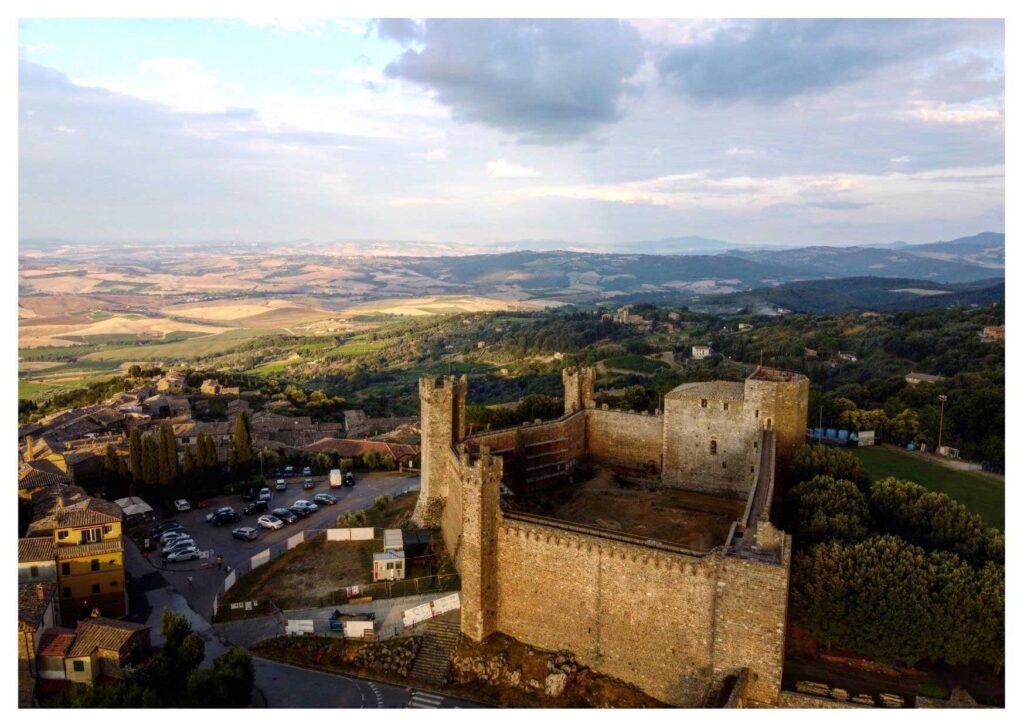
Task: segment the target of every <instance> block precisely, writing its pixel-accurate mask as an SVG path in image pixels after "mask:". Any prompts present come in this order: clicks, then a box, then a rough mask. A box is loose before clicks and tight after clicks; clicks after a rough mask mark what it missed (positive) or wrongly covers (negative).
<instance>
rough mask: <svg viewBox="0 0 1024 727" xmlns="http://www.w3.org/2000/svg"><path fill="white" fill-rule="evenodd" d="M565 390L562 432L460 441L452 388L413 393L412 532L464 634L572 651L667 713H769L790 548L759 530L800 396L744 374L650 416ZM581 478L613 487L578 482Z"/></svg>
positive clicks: (794, 432) (697, 386)
mask: <svg viewBox="0 0 1024 727" xmlns="http://www.w3.org/2000/svg"><path fill="white" fill-rule="evenodd" d="M562 379H563V383H564V386H565V398H564V401H565V413H564V415H563V416H561V417H560V418H558V419H555V420H552V421H547V422H541V421H539V420H538V421H537V422H535V423H533V424H524V425H523V426H521V427H512V428H509V429H502V430H497V431H487V432H482V433H478V434H472V435H467V432H466V416H465V407H466V395H467V386H468V382H467V379H466V377H465V376H462V377H454V376H448V377H442V378H435V377H424V378H422V379H421V380H420V401H421V407H422V410H421V437H422V447H421V457H422V485H421V491H420V496H419V500H418V502H417V506H416V511H415V514H414V520H415V521H416V522H417V524H419V525H422V526H425V527H435V528H440V530H441V532H442V535H443V539H444V542H445V545H446V547H447V549H448V552H449V553H450V554H451V556H452V558H453V560H454V563H455V566H456V568H457V569H458V571H459V573H460V575H461V579H462V593H461V598H462V613H461V627H462V632H463V634H464V635H465V636H467V637H469V638H471V639H474V640H477V641H480V640H484V639H487V638H488V637H489V636H491V635H492V634H494V633H496V632H501V633H504V634H506V635H508V636H511V637H513V638H515V639H518V640H520V641H523V642H525V643H528V644H532V645H534V646H536V647H539V648H542V649H548V650H562V649H565V650H569V651H572V652H573V653H575V655H576V657H577V658H578V659H579V660H580V662H582V663H584V664H587V665H589V666H590V667H592V668H594V669H595V670H597V671H599V672H602V673H604V674H608V675H610V676H613V677H617V678H619V679H622V680H624V681H627V682H631V683H633V684H635V685H636V686H638V687H639V688H641V689H643V690H644V691H646V692H647V693H648V694H650V695H652V696H654V697H656V698H658V699H661V700H663V701H665V702H668V703H671V704H674V705H679V706H691V707H692V706H700V705H702V704H704V703H705V702H706V701H707V700H708V699H709V698H710V696H711V695H712V694H715V693H717V691H718V690H719V689H721V688H722V687H723V685H735V684H737V683H739V684H742V685H743V690H742V692H743V694H742V701H743V703H746V704H754V705H765V706H768V705H776V704H777V703H778V700H779V693H780V690H781V686H782V685H781V682H782V664H783V651H784V644H785V629H786V608H787V597H788V588H789V570H790V557H791V538H790V537H789V536H788V535H786V534H785V533H784V532H782V531H781V530H779V529H777V528H775V527H774V526H773V525H772V524H771V522H770V521H769V518H768V515H769V510H770V505H771V502H772V497H773V491H774V486H775V473H776V471H777V470H778V468H780V467H784V466H785V464H786V461H787V460H788V458H789V457H791V456H792V454H793V452H794V451H795V449H796V448H797V447H799V446H800V445H801V444H802V443H803V439H804V433H805V428H806V419H807V396H808V380H807V379H806V377H804V376H802V375H799V374H795V373H791V372H787V371H780V370H777V369H769V368H763V367H759V368H758V369H757V370H756V371H754V373H753V374H751V375H750V376H749V377H748V378H747V379H746V380H745V381H743V382H730V381H712V382H701V383H689V384H683V385H681V386H679V387H677V388H676V389H674V390H672V391H671V392H669V393H668V394H667V395H666V396H665V402H664V412H660V411H659V412H656V413H655V414H653V415H650V414H647V413H636V412H626V411H617V410H609V409H608V408H607V407H606V406H605V407H601V408H598V407H597V406H596V405H595V402H594V380H595V371H594V369H592V368H574V367H570V368H566V369H565V370H564V371H563V372H562ZM595 467H597V468H599V469H600V470H601V471H603V472H605V473H608V472H610V473H614V480H615V482H617V483H619V484H615V483H613V482H612V480H611V479H610V478H609V477H604V478H603V479H602V478H601V477H596V478H591V481H589V482H582V481H579V480H577V477H576V475H577V474H581V473H583V474H585V473H586V472H587V471H588V470H590V471H593V468H595ZM580 479H584V478H580ZM503 480H504V481H503ZM624 482H629V483H634V484H635V486H631V487H623V486H622V484H621V483H624ZM547 493H559V499H558V500H557V501H556V502H555V503H554V504H553V505H550V506H549V507H547V508H545V509H543V510H541V511H540V512H537V511H536V508H533V510H534V511H532V512H531V508H530V507H526V506H522V505H521V503H528V502H536V501H537V500H538V499H541V500H542V499H543V498H544V497H545V496H546V494H547ZM566 498H568V500H567V501H566ZM541 513H543V514H541Z"/></svg>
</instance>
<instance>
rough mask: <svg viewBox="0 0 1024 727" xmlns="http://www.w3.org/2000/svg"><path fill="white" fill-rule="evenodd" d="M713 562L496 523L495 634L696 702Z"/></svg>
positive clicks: (705, 654) (703, 678)
mask: <svg viewBox="0 0 1024 727" xmlns="http://www.w3.org/2000/svg"><path fill="white" fill-rule="evenodd" d="M717 560H718V559H717V558H700V557H695V556H687V555H683V554H675V553H668V552H656V551H653V550H651V549H650V548H645V547H642V546H637V545H631V544H628V543H618V542H615V541H611V540H608V539H605V538H600V537H596V536H590V535H585V534H579V533H572V532H568V531H565V530H560V529H558V528H556V527H549V526H545V525H537V524H535V523H524V522H518V521H515V520H514V519H512V518H502V521H501V523H500V525H499V528H498V553H497V562H498V578H497V630H498V631H500V632H502V633H504V634H507V635H509V636H512V637H514V638H516V639H519V640H521V641H524V642H527V643H530V644H534V645H535V646H538V647H540V648H543V649H551V650H557V649H568V650H570V651H572V652H573V653H575V654H576V655H577V657H578V658H579V659H580V660H581V661H582V662H584V663H586V664H588V665H590V666H591V667H593V668H594V669H596V670H598V671H600V672H602V673H604V674H608V675H610V676H614V677H617V678H619V679H623V680H625V681H628V682H631V683H633V684H636V685H637V686H638V687H640V688H641V689H643V690H644V691H646V692H648V693H649V694H651V695H652V696H654V697H657V698H659V699H662V700H665V701H667V702H670V703H672V704H678V705H683V706H695V705H697V704H698V703H699V702H700V700H702V699H703V696H704V692H705V690H706V689H707V685H708V675H709V674H710V672H711V668H710V667H711V665H710V658H711V653H712V644H711V634H712V629H713V624H712V613H711V607H712V594H713V588H714V583H715V578H714V577H713V573H714V569H715V563H716V562H717Z"/></svg>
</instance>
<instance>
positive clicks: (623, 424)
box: [586, 409, 662, 471]
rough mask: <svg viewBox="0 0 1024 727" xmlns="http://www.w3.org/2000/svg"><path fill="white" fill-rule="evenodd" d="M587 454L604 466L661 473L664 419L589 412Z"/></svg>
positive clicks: (645, 415) (612, 411)
mask: <svg viewBox="0 0 1024 727" xmlns="http://www.w3.org/2000/svg"><path fill="white" fill-rule="evenodd" d="M586 412H587V441H586V451H587V454H588V455H589V456H590V457H591V458H593V459H594V460H595V461H597V462H601V463H603V464H618V465H624V466H627V467H633V468H637V469H643V468H645V467H647V465H649V464H651V463H653V464H654V466H655V468H656V469H657V470H659V471H660V470H661V432H662V418H661V416H652V415H649V414H636V413H633V412H627V411H615V410H610V409H587V410H586Z"/></svg>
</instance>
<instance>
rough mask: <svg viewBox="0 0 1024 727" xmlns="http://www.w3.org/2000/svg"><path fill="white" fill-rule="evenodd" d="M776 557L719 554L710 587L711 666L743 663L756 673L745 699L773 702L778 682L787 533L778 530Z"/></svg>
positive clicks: (782, 644) (726, 667)
mask: <svg viewBox="0 0 1024 727" xmlns="http://www.w3.org/2000/svg"><path fill="white" fill-rule="evenodd" d="M783 538H784V539H783V542H782V553H781V555H782V563H781V564H772V563H762V562H760V561H757V560H750V559H741V558H724V559H722V561H721V571H720V575H719V580H718V583H717V587H716V608H715V643H714V657H713V658H714V664H715V667H716V670H721V671H728V670H731V669H736V668H740V667H744V666H745V667H748V668H749V669H750V670H751V672H752V673H753V674H755V675H756V678H755V679H753V680H751V682H750V684H749V685H748V687H747V691H746V699H747V701H748V702H760V703H763V704H770V705H774V704H776V702H777V700H778V696H779V690H780V689H781V688H782V662H783V654H784V651H785V646H786V609H787V604H788V600H789V567H790V557H791V548H792V538H790V537H789V536H787V535H784V536H783Z"/></svg>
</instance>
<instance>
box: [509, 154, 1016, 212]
mask: <svg viewBox="0 0 1024 727" xmlns="http://www.w3.org/2000/svg"><path fill="white" fill-rule="evenodd" d="M1002 190H1003V168H1002V167H1001V166H1000V167H969V168H956V169H943V170H933V171H927V172H920V173H914V174H901V173H890V174H878V175H871V174H820V175H809V174H797V175H783V176H778V177H748V176H737V177H713V176H711V175H710V174H708V173H707V172H704V171H699V172H691V173H687V174H671V175H666V176H661V177H655V178H652V179H642V180H636V181H632V182H622V183H612V184H583V185H560V186H549V187H533V188H530V189H526V190H523V191H522V195H524V196H526V197H531V198H537V197H560V198H564V199H576V200H592V201H599V202H615V203H620V204H626V205H647V206H652V207H665V208H671V209H677V210H696V209H706V210H716V211H735V212H742V211H750V210H763V209H767V208H770V207H775V206H780V205H794V206H799V207H801V208H810V209H814V210H815V212H814V214H817V215H822V214H832V215H835V214H845V215H856V214H857V213H858V212H859V210H861V209H864V208H867V207H871V208H873V209H884V210H885V214H887V215H890V216H891V217H895V218H900V219H917V218H918V217H926V216H927V215H934V214H939V215H941V214H942V213H943V209H944V208H945V207H946V206H947V205H951V204H952V205H960V206H961V207H960V209H962V210H964V209H966V208H971V207H974V208H976V209H973V210H971V211H972V212H978V211H981V210H984V209H988V208H989V207H990V206H991V204H993V203H994V202H996V201H998V200H999V199H1000V198H1001V194H1002ZM840 200H841V202H840Z"/></svg>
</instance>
